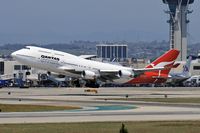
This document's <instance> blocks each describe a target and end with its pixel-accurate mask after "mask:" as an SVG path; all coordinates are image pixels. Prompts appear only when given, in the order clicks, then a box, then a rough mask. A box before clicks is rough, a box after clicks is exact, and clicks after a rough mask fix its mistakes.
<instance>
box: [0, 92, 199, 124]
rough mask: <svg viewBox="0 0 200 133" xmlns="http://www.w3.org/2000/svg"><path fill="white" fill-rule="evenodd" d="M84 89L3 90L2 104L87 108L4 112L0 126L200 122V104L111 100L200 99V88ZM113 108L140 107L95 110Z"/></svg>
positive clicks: (0, 100) (0, 118)
mask: <svg viewBox="0 0 200 133" xmlns="http://www.w3.org/2000/svg"><path fill="white" fill-rule="evenodd" d="M84 89H85V88H29V89H18V88H4V89H0V103H3V104H33V105H56V106H65V105H72V106H80V107H82V108H83V109H81V110H75V111H52V112H11V113H4V112H1V113H0V123H2V124H3V123H45V122H102V121H160V120H161V121H165V120H200V109H199V108H200V104H173V103H156V102H142V101H140V102H139V101H129V100H125V101H118V100H107V99H109V98H124V97H125V96H126V95H127V94H128V95H129V98H161V97H162V98H163V97H164V95H165V94H167V95H168V97H169V98H175V97H177V98H180V97H187V98H190V97H196V98H200V88H100V89H98V93H97V94H95V93H91V92H84ZM9 92H10V94H9ZM19 99H20V100H19ZM113 105H114V106H134V107H137V108H131V109H122V110H121V109H113V110H112V109H110V110H106V109H102V110H96V109H94V108H96V107H97V106H98V107H101V106H113ZM91 108H92V109H91Z"/></svg>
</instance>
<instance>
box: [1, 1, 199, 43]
mask: <svg viewBox="0 0 200 133" xmlns="http://www.w3.org/2000/svg"><path fill="white" fill-rule="evenodd" d="M199 7H200V1H199V0H196V1H195V4H193V5H192V6H191V8H192V9H193V10H194V12H193V14H191V15H189V18H190V20H191V22H190V25H189V33H188V34H189V37H190V40H191V42H198V41H199V42H200V37H199V36H200V28H199V24H200V8H199ZM166 9H168V8H167V6H166V5H164V4H163V3H162V0H0V44H5V43H40V44H47V43H65V42H68V41H71V40H91V41H93V40H97V41H101V40H108V41H118V40H127V41H143V40H144V41H151V40H168V38H169V37H168V34H169V26H168V24H167V23H166V21H167V20H168V15H166V14H165V13H164V12H163V10H166Z"/></svg>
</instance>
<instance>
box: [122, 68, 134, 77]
mask: <svg viewBox="0 0 200 133" xmlns="http://www.w3.org/2000/svg"><path fill="white" fill-rule="evenodd" d="M119 76H120V77H133V76H134V73H133V72H130V71H127V70H120V71H119Z"/></svg>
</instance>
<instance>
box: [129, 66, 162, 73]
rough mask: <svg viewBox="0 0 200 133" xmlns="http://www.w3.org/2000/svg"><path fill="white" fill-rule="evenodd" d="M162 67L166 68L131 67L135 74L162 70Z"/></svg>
mask: <svg viewBox="0 0 200 133" xmlns="http://www.w3.org/2000/svg"><path fill="white" fill-rule="evenodd" d="M164 69H166V68H165V67H153V68H141V69H133V72H134V74H135V75H140V74H143V73H145V72H151V71H159V70H164Z"/></svg>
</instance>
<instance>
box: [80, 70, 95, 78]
mask: <svg viewBox="0 0 200 133" xmlns="http://www.w3.org/2000/svg"><path fill="white" fill-rule="evenodd" d="M81 76H82V77H83V78H84V79H95V77H96V74H95V72H92V71H89V70H85V71H83V72H82V74H81Z"/></svg>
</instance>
